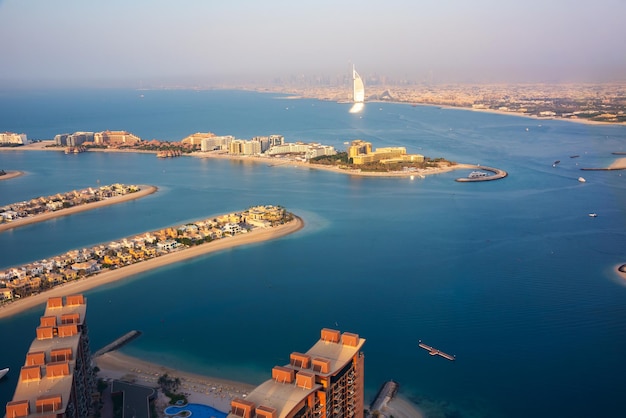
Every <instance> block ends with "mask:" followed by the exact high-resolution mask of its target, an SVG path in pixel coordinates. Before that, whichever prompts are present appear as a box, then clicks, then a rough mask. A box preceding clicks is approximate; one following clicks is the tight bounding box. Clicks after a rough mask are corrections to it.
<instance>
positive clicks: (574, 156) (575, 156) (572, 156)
mask: <svg viewBox="0 0 626 418" xmlns="http://www.w3.org/2000/svg"><path fill="white" fill-rule="evenodd" d="M569 157H570V158H578V157H580V155H570V156H569Z"/></svg>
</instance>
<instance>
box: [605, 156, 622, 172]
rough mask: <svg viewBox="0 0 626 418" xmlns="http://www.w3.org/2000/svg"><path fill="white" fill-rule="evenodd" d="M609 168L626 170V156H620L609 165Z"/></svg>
mask: <svg viewBox="0 0 626 418" xmlns="http://www.w3.org/2000/svg"><path fill="white" fill-rule="evenodd" d="M607 170H626V157H623V158H618V159H617V160H615V161H613V163H612V164H611V165H609V166H608V168H607Z"/></svg>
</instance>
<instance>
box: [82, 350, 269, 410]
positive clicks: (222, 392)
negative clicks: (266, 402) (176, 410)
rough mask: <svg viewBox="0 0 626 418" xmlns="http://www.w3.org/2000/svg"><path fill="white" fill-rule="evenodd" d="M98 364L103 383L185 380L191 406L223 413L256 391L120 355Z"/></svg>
mask: <svg viewBox="0 0 626 418" xmlns="http://www.w3.org/2000/svg"><path fill="white" fill-rule="evenodd" d="M94 362H95V363H96V365H97V366H98V368H99V369H100V371H99V372H98V377H99V378H101V379H117V380H124V381H128V382H133V383H137V384H139V385H143V386H151V387H157V386H158V384H157V381H158V379H159V377H160V376H162V375H164V374H167V375H168V376H169V377H172V378H176V377H177V378H179V379H180V380H181V385H180V388H179V390H178V392H182V393H185V394H186V395H187V399H188V400H189V402H190V403H199V404H202V405H209V406H212V407H213V408H215V409H217V410H219V411H222V412H228V411H229V410H230V401H231V400H232V399H233V398H236V397H242V396H243V395H247V394H248V393H250V392H251V391H252V390H253V389H254V388H255V386H254V385H250V384H247V383H242V382H234V381H230V380H225V379H219V378H215V377H210V376H203V375H199V374H194V373H188V372H181V371H180V370H175V369H172V368H169V367H166V366H163V365H160V364H155V363H150V362H147V361H144V360H141V359H139V358H136V357H131V356H127V355H125V354H122V353H119V352H116V351H112V352H109V353H106V354H103V355H101V356H98V357H96V358H94ZM268 378H269V376H268ZM162 398H164V396H163V395H162V394H161V395H160V396H159V401H157V402H158V409H157V410H159V409H160V411H159V412H162V411H163V409H164V408H165V407H166V406H167V405H166V400H165V399H162Z"/></svg>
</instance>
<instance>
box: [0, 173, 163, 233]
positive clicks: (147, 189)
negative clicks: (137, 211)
mask: <svg viewBox="0 0 626 418" xmlns="http://www.w3.org/2000/svg"><path fill="white" fill-rule="evenodd" d="M137 187H138V188H139V190H138V191H136V192H132V193H127V194H124V195H120V196H113V197H110V198H107V199H104V200H98V201H96V202H90V203H84V204H80V205H76V206H72V207H69V208H63V209H59V210H55V211H50V212H45V213H41V214H37V215H32V216H28V217H23V218H19V219H16V220H13V221H9V222H3V223H0V232H3V231H6V230H9V229H13V228H19V227H21V226H26V225H30V224H34V223H38V222H44V221H48V220H50V219H55V218H59V217H62V216H69V215H73V214H75V213H79V212H85V211H88V210H92V209H97V208H102V207H105V206H110V205H116V204H118V203H123V202H128V201H130V200H135V199H140V198H142V197H145V196H148V195H151V194H152V193H155V192H156V191H157V190H158V188H157V187H156V186H150V185H138V186H137ZM37 199H38V198H37Z"/></svg>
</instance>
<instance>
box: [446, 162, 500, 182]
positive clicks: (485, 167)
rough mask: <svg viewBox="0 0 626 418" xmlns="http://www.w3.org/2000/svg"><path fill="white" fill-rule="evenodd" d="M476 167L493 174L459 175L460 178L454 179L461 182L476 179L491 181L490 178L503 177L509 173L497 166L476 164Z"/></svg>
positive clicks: (474, 180) (475, 180)
mask: <svg viewBox="0 0 626 418" xmlns="http://www.w3.org/2000/svg"><path fill="white" fill-rule="evenodd" d="M476 169H477V170H484V171H489V172H491V173H494V174H493V175H491V176H480V177H461V178H458V179H456V181H458V182H461V183H469V182H477V181H492V180H499V179H503V178H505V177H506V176H508V175H509V173H507V172H506V171H504V170H500V169H499V168H493V167H487V166H483V165H479V166H476Z"/></svg>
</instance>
